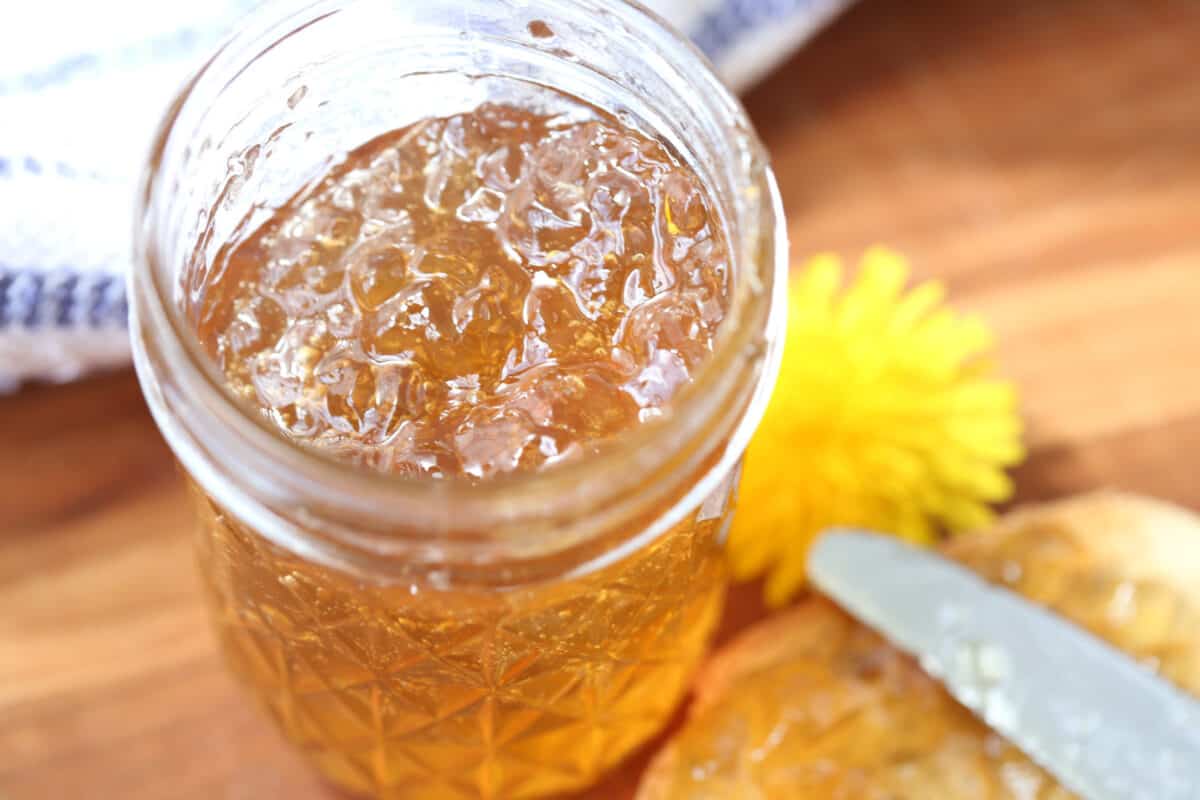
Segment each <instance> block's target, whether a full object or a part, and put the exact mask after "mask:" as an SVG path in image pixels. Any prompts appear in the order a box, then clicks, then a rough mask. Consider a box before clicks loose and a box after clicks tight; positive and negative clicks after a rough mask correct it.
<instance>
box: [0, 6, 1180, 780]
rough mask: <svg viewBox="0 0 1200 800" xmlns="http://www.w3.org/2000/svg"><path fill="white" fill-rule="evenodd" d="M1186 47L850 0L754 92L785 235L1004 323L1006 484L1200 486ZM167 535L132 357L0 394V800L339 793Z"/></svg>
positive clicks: (737, 597) (1152, 15) (1141, 18)
mask: <svg viewBox="0 0 1200 800" xmlns="http://www.w3.org/2000/svg"><path fill="white" fill-rule="evenodd" d="M1197 53H1200V3H1195V2H1190V0H1174V1H1173V2H1172V1H1171V0H1155V1H1152V0H1008V2H996V0H970V1H969V2H968V1H966V0H960V1H959V2H956V1H955V0H944V2H934V0H915V1H914V0H864V2H863V4H862V5H860V6H859V7H857V8H855V9H854V10H853V11H851V12H850V13H849V14H848V15H847V16H846V17H844V18H843V19H842V20H840V21H839V22H838V23H837V24H836V25H835V26H834V27H833V28H832V29H831V30H829V31H828V32H827V33H826V34H824V35H823V36H822V37H821V38H820V39H819V40H818V41H817V42H815V43H814V44H813V45H812V46H810V47H809V48H807V49H806V50H805V51H804V52H803V53H801V54H799V55H798V56H797V57H795V58H794V59H793V60H792V61H791V62H790V63H789V64H787V65H786V66H785V67H784V68H783V69H782V70H780V71H779V72H778V73H776V74H775V75H774V76H773V77H771V78H770V79H768V80H767V81H766V83H765V84H763V85H762V86H761V87H759V88H758V89H757V90H756V91H755V92H754V93H753V94H751V95H750V96H749V98H748V105H749V107H750V109H751V111H752V113H753V116H754V117H755V119H756V120H757V122H758V125H759V128H760V130H761V132H762V134H763V136H764V137H765V139H766V141H767V142H768V144H769V145H770V148H771V150H772V152H773V153H774V157H775V163H776V166H777V169H778V172H779V178H780V183H781V184H782V187H783V193H784V197H785V201H786V203H787V207H788V213H789V217H790V219H791V225H790V228H791V237H792V241H793V243H794V250H795V252H796V254H797V257H802V256H804V255H805V254H807V253H811V252H813V251H816V250H823V249H833V250H837V251H840V252H842V253H843V254H846V255H855V254H857V253H858V252H860V251H861V250H862V249H863V247H865V246H866V245H868V244H871V243H873V242H886V243H889V244H892V245H894V246H896V247H898V248H900V249H901V250H902V251H904V252H906V253H907V254H909V255H910V256H911V257H912V259H913V260H914V262H915V264H916V266H917V269H918V271H919V274H920V276H922V277H929V276H938V277H941V278H944V279H945V280H946V281H947V283H948V284H949V286H950V289H951V292H952V296H953V298H954V300H955V301H956V302H957V303H958V304H959V305H960V306H961V307H964V308H969V309H974V310H977V311H980V312H982V313H983V314H985V315H986V316H987V317H988V318H989V319H990V320H991V322H992V323H993V325H994V326H995V328H996V329H997V330H998V332H999V337H1000V342H1001V346H1000V350H1001V360H1002V364H1003V369H1004V370H1005V371H1006V372H1007V373H1008V374H1010V375H1012V376H1014V377H1015V378H1016V379H1017V380H1018V381H1019V383H1020V385H1021V387H1022V389H1023V394H1024V401H1025V411H1026V414H1027V416H1028V419H1029V424H1030V434H1029V439H1030V444H1031V446H1032V453H1033V455H1032V458H1031V459H1030V461H1029V463H1028V464H1027V465H1026V466H1024V467H1023V468H1021V469H1020V471H1019V474H1018V479H1019V486H1020V494H1021V497H1022V498H1024V499H1040V498H1046V497H1052V496H1055V495H1060V494H1063V493H1066V492H1071V491H1076V490H1082V489H1088V488H1091V487H1097V486H1102V485H1116V486H1120V487H1124V488H1127V489H1132V490H1138V491H1143V492H1149V493H1152V494H1156V495H1159V496H1161V497H1164V498H1167V499H1170V500H1174V501H1177V502H1181V503H1185V504H1190V505H1192V506H1196V507H1200V369H1198V368H1197V363H1198V361H1200V60H1198V59H1197V58H1196V55H1197ZM188 529H189V515H188V511H187V509H186V508H185V506H184V504H183V497H182V490H181V486H180V483H179V480H178V478H177V476H176V474H175V469H174V467H173V464H172V461H171V458H170V455H169V454H168V452H167V449H166V447H165V446H164V445H163V443H162V441H161V440H160V439H159V436H158V434H157V432H156V431H155V429H154V426H153V425H152V424H151V421H150V419H149V417H148V416H147V413H146V410H145V407H144V406H143V404H142V401H141V399H140V396H139V393H138V389H137V386H136V385H135V382H134V380H133V377H132V376H131V375H130V374H129V373H121V374H115V375H110V376H106V377H100V378H96V379H93V380H90V381H87V382H85V383H81V384H77V385H74V386H69V387H60V388H33V389H29V390H27V391H25V392H24V393H22V394H20V395H18V396H16V397H12V398H9V399H6V400H3V401H0V797H3V798H4V800H39V799H40V798H47V800H51V799H52V800H73V799H74V798H138V799H141V798H147V799H150V800H167V799H168V798H171V799H176V798H177V799H179V800H192V799H195V800H200V799H201V798H203V799H204V800H212V799H213V798H223V799H225V800H251V799H253V800H271V799H272V798H289V800H309V799H310V798H311V799H312V800H319V799H321V798H331V797H335V796H336V795H334V794H333V793H332V792H330V791H329V790H328V789H325V788H323V787H322V786H321V784H320V783H319V782H318V781H317V779H316V778H314V777H313V775H312V773H310V772H309V771H308V770H307V769H306V768H305V767H304V766H303V765H302V764H301V763H300V762H299V760H298V759H297V758H296V757H295V756H294V755H293V754H292V753H290V752H289V751H288V750H287V749H286V748H285V747H284V746H283V745H282V744H281V743H280V742H279V741H278V740H277V739H276V738H275V735H274V733H273V732H272V731H271V729H270V728H269V727H268V725H267V724H266V722H265V721H264V720H263V718H261V717H260V716H259V714H258V712H257V711H255V710H254V709H253V708H251V707H249V706H248V705H247V703H246V702H245V700H244V698H243V697H242V696H241V695H240V694H239V693H238V692H237V691H236V689H235V687H234V686H233V684H232V683H231V681H230V679H229V678H228V677H227V676H226V674H225V672H224V671H223V669H222V667H221V665H220V663H219V661H218V658H217V654H216V652H215V650H214V646H213V640H212V638H211V637H210V635H209V631H208V628H207V627H206V621H205V618H204V613H203V611H202V609H201V606H200V603H199V598H198V595H197V585H196V581H195V580H194V578H193V575H192V563H191V558H190V555H189V546H188ZM754 598H755V594H754V590H753V589H751V590H749V591H748V590H746V589H742V590H740V591H738V592H735V594H734V598H733V602H732V603H731V612H730V620H728V621H727V624H726V629H727V632H728V630H732V629H735V628H737V627H738V626H740V625H743V624H745V622H746V621H747V620H749V619H751V618H753V617H754V616H756V615H758V614H760V613H761V611H760V609H759V608H758V606H757V603H756V601H755V599H754ZM726 635H727V634H726ZM636 771H637V764H636V763H635V764H632V765H631V766H630V767H628V768H627V769H626V770H625V771H624V773H623V774H622V775H620V776H617V777H616V778H615V779H614V780H613V781H611V782H610V783H608V784H606V785H605V786H604V787H602V788H601V789H599V790H597V791H596V792H594V793H593V794H592V795H591V796H592V797H595V798H621V797H626V796H627V795H628V792H629V791H630V787H631V786H632V785H633V783H634V782H635V781H636Z"/></svg>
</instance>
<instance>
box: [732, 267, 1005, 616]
mask: <svg viewBox="0 0 1200 800" xmlns="http://www.w3.org/2000/svg"><path fill="white" fill-rule="evenodd" d="M908 276H909V270H908V265H907V263H906V262H905V261H904V259H903V258H902V257H901V256H899V255H897V254H896V253H893V252H890V251H888V250H884V249H882V248H875V249H872V250H870V251H868V252H867V253H866V254H865V255H864V256H863V259H862V263H861V264H860V267H859V271H858V276H857V279H856V280H855V281H853V282H852V283H851V285H850V286H848V287H847V288H846V289H845V290H844V291H843V289H842V266H841V263H840V262H839V260H838V259H837V257H835V256H832V255H821V256H818V257H816V258H814V259H812V261H811V262H810V263H809V264H807V265H806V266H805V268H804V269H803V270H802V271H801V272H799V273H797V274H795V275H794V276H793V277H792V280H791V284H790V286H789V302H790V304H791V305H790V319H789V322H788V332H787V341H786V343H785V346H784V363H783V369H782V371H781V372H780V375H779V384H778V387H777V388H776V390H775V394H774V396H773V397H772V398H771V403H770V405H769V407H768V408H767V413H766V416H765V418H764V419H763V423H762V426H761V427H760V428H759V430H758V433H757V434H756V435H755V438H754V440H753V441H752V442H751V444H750V448H749V451H748V452H747V456H746V468H745V473H744V475H743V477H742V483H741V489H740V491H739V501H738V513H737V515H736V517H735V518H734V522H733V528H732V530H731V531H730V535H729V556H730V561H731V563H732V565H733V569H734V572H735V574H737V575H738V576H739V577H741V578H749V577H753V576H756V575H760V574H762V573H768V577H767V582H766V595H767V600H768V602H770V603H772V604H779V603H782V602H784V601H785V600H787V598H788V597H789V596H790V595H792V594H793V593H794V592H795V591H796V590H797V589H798V588H800V587H801V586H802V585H803V583H804V570H805V558H806V556H807V551H808V547H809V544H810V543H811V542H812V540H813V539H814V538H815V537H816V536H817V535H818V534H819V533H820V532H821V531H822V530H824V529H826V528H828V527H831V526H834V525H846V526H856V527H863V528H868V529H871V530H877V531H884V532H889V533H893V534H895V535H897V536H900V537H902V538H905V539H908V540H911V541H916V542H928V541H929V540H930V539H932V538H933V537H934V536H935V534H936V533H937V532H939V531H942V530H944V531H949V532H957V531H962V530H967V529H971V528H976V527H980V526H983V525H986V524H987V523H988V522H989V521H990V520H991V516H992V512H991V510H990V507H989V505H990V504H991V503H996V502H1000V501H1003V500H1006V499H1007V498H1008V497H1009V496H1010V495H1011V494H1012V483H1011V481H1010V480H1009V477H1008V475H1007V474H1006V472H1005V468H1007V467H1010V466H1012V465H1014V464H1016V463H1018V462H1019V461H1020V460H1021V459H1022V458H1023V457H1024V448H1023V446H1022V444H1021V432H1022V431H1021V421H1020V417H1019V415H1018V412H1017V399H1016V392H1015V389H1014V387H1013V386H1012V384H1010V383H1008V382H1005V381H1002V380H999V379H997V378H995V377H994V376H993V374H992V365H991V363H990V362H989V360H988V355H989V353H990V351H991V349H992V337H991V333H990V332H989V331H988V329H987V327H986V326H985V325H984V324H983V322H982V321H981V320H979V319H978V318H977V317H974V316H970V315H962V314H957V313H955V312H954V311H952V310H951V309H948V308H945V307H943V305H942V301H943V299H944V296H945V291H944V289H943V287H942V285H941V284H939V283H936V282H929V283H924V284H921V285H920V286H917V287H915V288H913V289H912V290H910V291H907V292H906V291H905V285H906V284H907V282H908Z"/></svg>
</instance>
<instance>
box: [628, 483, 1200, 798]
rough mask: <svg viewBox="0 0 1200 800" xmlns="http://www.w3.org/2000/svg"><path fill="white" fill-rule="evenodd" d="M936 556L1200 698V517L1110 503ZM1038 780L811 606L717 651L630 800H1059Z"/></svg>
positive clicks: (1073, 506)
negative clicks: (682, 718)
mask: <svg viewBox="0 0 1200 800" xmlns="http://www.w3.org/2000/svg"><path fill="white" fill-rule="evenodd" d="M944 551H945V552H946V554H947V555H948V556H950V557H951V558H955V559H957V560H959V561H961V562H962V563H964V564H966V565H967V566H969V567H970V568H972V569H974V570H976V571H977V572H979V573H980V574H981V575H983V576H984V577H985V578H987V579H989V580H991V581H993V582H995V583H998V584H1002V585H1007V586H1009V587H1010V588H1012V589H1014V590H1016V591H1018V592H1021V593H1023V594H1025V595H1026V596H1028V597H1030V598H1031V599H1033V600H1035V601H1036V602H1039V603H1043V604H1045V605H1047V606H1048V607H1050V608H1052V609H1053V610H1055V611H1056V612H1057V613H1060V614H1062V615H1063V616H1065V617H1067V618H1069V619H1071V620H1072V621H1074V622H1076V623H1077V624H1079V625H1082V626H1083V627H1086V628H1088V629H1089V630H1091V631H1093V632H1094V633H1096V634H1097V635H1099V636H1102V637H1104V638H1105V639H1108V640H1109V641H1111V642H1113V643H1114V644H1115V645H1117V646H1118V647H1121V648H1123V649H1125V650H1126V651H1127V652H1129V653H1130V654H1131V655H1133V656H1134V657H1136V658H1138V659H1140V660H1141V661H1143V662H1144V663H1146V664H1147V665H1149V666H1151V667H1152V668H1155V669H1158V670H1159V671H1160V672H1161V673H1162V674H1163V675H1164V676H1165V677H1167V678H1168V679H1170V680H1172V681H1174V682H1175V683H1177V684H1178V685H1179V686H1180V687H1182V688H1184V689H1186V690H1188V691H1190V692H1192V693H1195V694H1198V695H1200V518H1198V517H1196V516H1195V515H1193V514H1190V513H1188V512H1186V511H1183V510H1181V509H1179V508H1176V507H1173V506H1170V505H1168V504H1165V503H1161V502H1158V501H1154V500H1149V499H1146V498H1141V497H1136V496H1132V495H1125V494H1117V493H1111V492H1105V493H1098V494H1092V495H1086V496H1081V497H1076V498H1073V499H1069V500H1065V501H1062V502H1058V503H1053V504H1049V505H1044V506H1037V507H1031V508H1027V509H1023V510H1018V511H1015V512H1013V513H1011V514H1009V515H1007V516H1006V517H1005V518H1004V519H1002V520H1001V521H1000V522H999V524H997V525H996V526H995V527H994V528H993V529H991V530H989V531H986V532H981V533H977V534H973V535H968V536H963V537H960V538H958V539H955V540H954V541H952V542H950V543H948V544H947V545H946V546H945V548H944ZM1072 796H1073V795H1071V794H1070V793H1069V792H1067V791H1066V790H1065V789H1063V788H1062V787H1061V786H1059V785H1058V784H1057V783H1056V782H1055V780H1054V779H1053V778H1052V777H1051V776H1050V775H1049V774H1047V773H1046V772H1045V771H1043V770H1042V769H1040V768H1039V767H1037V766H1036V765H1035V764H1033V763H1032V762H1031V761H1029V760H1028V759H1027V758H1026V757H1025V756H1024V755H1023V754H1022V753H1021V752H1019V751H1018V750H1017V749H1016V748H1014V747H1013V746H1011V745H1009V744H1008V743H1007V742H1005V741H1004V740H1003V739H1002V738H1001V737H999V736H998V735H997V734H995V733H993V732H992V731H990V730H989V729H988V728H987V727H986V726H984V725H983V724H982V723H980V722H979V721H978V720H976V719H975V718H974V717H973V716H971V714H970V713H969V712H967V711H966V710H965V709H963V708H962V707H961V706H959V705H958V704H957V703H956V702H955V701H954V700H953V699H952V698H951V697H950V696H949V695H948V694H947V693H946V692H945V690H944V689H942V687H941V686H940V685H939V684H937V683H936V682H935V681H933V680H931V679H930V678H928V677H927V676H926V675H925V674H924V673H923V672H922V671H921V670H920V668H919V667H918V666H917V664H916V663H915V661H913V660H912V659H911V658H909V657H908V656H906V655H904V654H902V653H900V652H898V651H897V650H895V649H894V648H892V647H891V646H890V645H888V644H887V643H886V642H885V641H884V640H883V639H881V638H880V637H879V636H877V635H876V634H874V633H872V632H870V631H868V630H867V629H866V628H864V627H863V626H861V625H860V624H858V623H857V622H856V621H854V620H853V619H851V618H850V617H849V616H848V615H846V614H845V613H844V612H842V611H841V610H840V609H838V608H837V607H836V606H835V605H834V604H833V603H831V602H830V601H828V600H826V599H824V598H822V597H819V596H815V595H814V596H811V597H808V598H806V599H805V600H803V601H802V602H800V604H799V605H798V606H796V607H795V608H793V609H792V610H790V611H787V612H785V613H783V614H780V615H777V616H775V617H773V618H771V619H769V620H767V621H765V622H763V623H761V624H759V625H757V626H755V627H754V628H752V629H751V630H749V631H747V632H746V633H745V634H743V635H742V636H741V637H740V638H738V639H737V640H736V641H734V642H733V643H732V644H730V645H729V646H728V647H726V648H725V649H723V650H722V651H721V652H719V653H717V654H716V655H715V656H714V657H713V658H712V659H711V661H710V663H709V664H708V666H707V667H706V669H705V670H704V671H703V672H702V674H701V675H700V677H699V678H698V680H697V684H696V694H695V701H694V703H693V706H692V709H691V711H690V715H689V719H688V722H687V724H686V725H685V726H684V727H683V729H682V730H681V731H680V732H679V733H678V734H677V735H676V736H675V737H674V738H673V739H672V740H670V741H669V742H668V743H667V745H666V746H665V747H664V748H663V750H662V751H661V752H660V753H659V754H658V756H657V757H656V758H655V759H654V761H653V763H652V764H651V766H650V768H649V770H648V771H647V773H646V775H645V777H644V779H643V781H642V784H641V787H640V789H639V792H638V795H637V797H638V800H685V798H686V800H710V799H711V800H716V799H717V798H722V799H724V800H742V799H743V798H744V799H745V800H767V799H770V800H774V798H780V799H781V800H783V799H785V798H787V799H790V798H804V799H805V800H809V799H811V800H826V799H828V800H834V799H835V798H836V799H837V800H937V799H938V798H969V799H970V800H1000V799H1001V798H1004V799H1005V800H1008V799H1010V798H1011V800H1059V799H1060V798H1069V797H1072Z"/></svg>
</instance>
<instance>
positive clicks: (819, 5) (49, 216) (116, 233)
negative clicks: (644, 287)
mask: <svg viewBox="0 0 1200 800" xmlns="http://www.w3.org/2000/svg"><path fill="white" fill-rule="evenodd" d="M643 1H644V2H646V3H647V5H649V6H651V7H652V8H654V9H656V10H657V11H659V13H661V14H662V15H663V16H664V17H666V18H667V19H669V20H671V21H673V22H674V23H675V24H676V25H677V26H679V27H680V29H682V30H684V31H687V32H688V33H689V34H690V35H691V36H692V37H693V38H694V39H695V41H696V42H697V43H698V44H699V45H700V47H701V49H703V50H704V51H705V52H706V53H707V54H708V55H709V57H710V58H711V59H712V60H713V62H714V63H715V64H716V65H717V69H718V71H719V72H720V73H721V75H722V77H723V78H724V79H725V80H726V81H727V82H728V83H729V85H730V86H732V87H733V88H735V89H741V88H744V87H746V86H748V85H750V84H751V83H753V82H754V81H756V80H757V79H758V78H760V77H761V76H762V75H763V74H764V73H766V72H767V71H768V70H769V69H770V68H771V67H773V66H775V65H776V64H777V63H778V62H779V61H781V60H782V59H783V58H784V57H785V56H786V55H787V54H788V53H789V52H790V51H791V50H793V49H794V48H795V47H796V46H798V45H799V44H800V43H801V42H803V41H804V40H805V39H806V38H808V37H809V36H810V35H812V33H814V32H815V31H816V30H817V29H818V28H819V27H821V26H822V25H824V24H825V23H826V22H827V21H828V20H829V19H830V18H832V17H833V16H834V15H835V14H836V13H837V12H838V11H839V10H840V9H841V8H842V7H843V6H845V5H846V4H847V3H848V2H849V0H643ZM254 4H255V0H208V1H207V2H205V3H176V2H162V0H110V1H109V2H103V3H93V2H90V0H38V2H36V3H21V4H19V5H18V7H17V8H16V9H15V10H14V12H10V13H6V14H5V15H4V16H5V20H4V24H3V25H0V393H3V392H5V391H9V390H12V389H13V388H15V387H16V386H18V385H20V383H21V382H23V381H26V380H32V379H38V380H52V381H65V380H71V379H73V378H75V377H77V376H79V375H81V374H83V373H85V372H88V371H91V370H96V369H102V368H105V367H111V366H116V365H120V364H124V363H126V362H127V361H128V359H129V344H128V334H127V332H126V312H127V307H126V301H125V284H124V280H125V278H124V274H125V271H126V269H127V265H128V264H129V262H130V258H131V255H130V247H131V243H130V236H131V231H132V229H133V221H132V211H133V197H134V191H135V184H136V181H137V178H138V174H139V172H140V170H141V166H142V163H143V160H144V158H145V156H146V153H147V151H148V149H149V143H150V137H151V135H152V134H153V131H154V128H155V126H156V124H157V122H158V119H159V117H160V115H161V114H162V112H163V110H164V109H165V107H166V105H167V103H168V102H169V101H170V99H171V97H172V96H173V94H174V92H175V91H176V90H177V89H178V87H179V86H180V85H181V84H182V83H183V81H184V80H185V79H186V77H187V75H188V74H189V72H190V71H191V70H193V69H195V68H196V66H198V64H199V62H200V60H201V59H202V58H203V57H204V55H205V54H206V53H207V52H208V51H210V50H211V49H212V48H213V46H214V45H215V44H216V42H217V41H218V40H219V39H220V37H221V36H222V35H224V33H225V32H226V30H228V29H229V28H230V27H231V26H232V24H233V22H234V21H236V20H237V18H238V17H239V16H240V15H241V14H244V13H245V12H246V11H247V10H249V8H251V7H252V6H253V5H254Z"/></svg>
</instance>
